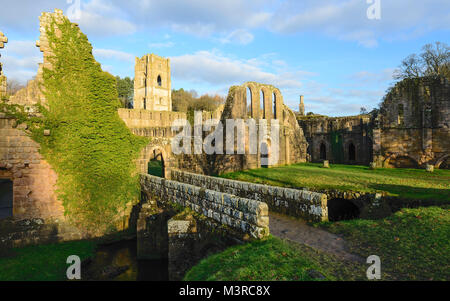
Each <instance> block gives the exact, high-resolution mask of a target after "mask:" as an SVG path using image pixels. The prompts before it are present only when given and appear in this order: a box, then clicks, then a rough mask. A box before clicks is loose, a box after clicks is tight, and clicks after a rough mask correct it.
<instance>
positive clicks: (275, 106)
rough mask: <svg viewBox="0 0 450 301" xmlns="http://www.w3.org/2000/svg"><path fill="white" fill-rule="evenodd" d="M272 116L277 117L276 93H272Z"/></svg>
mask: <svg viewBox="0 0 450 301" xmlns="http://www.w3.org/2000/svg"><path fill="white" fill-rule="evenodd" d="M273 118H274V119H277V95H276V94H275V92H274V93H273Z"/></svg>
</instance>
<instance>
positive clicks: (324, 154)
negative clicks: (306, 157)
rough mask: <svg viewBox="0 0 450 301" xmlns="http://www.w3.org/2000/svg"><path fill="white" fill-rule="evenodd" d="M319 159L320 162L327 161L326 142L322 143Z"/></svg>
mask: <svg viewBox="0 0 450 301" xmlns="http://www.w3.org/2000/svg"><path fill="white" fill-rule="evenodd" d="M319 159H320V160H326V159H327V147H326V145H325V143H324V142H321V143H320V148H319Z"/></svg>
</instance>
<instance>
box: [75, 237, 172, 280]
mask: <svg viewBox="0 0 450 301" xmlns="http://www.w3.org/2000/svg"><path fill="white" fill-rule="evenodd" d="M136 254H137V253H136V240H128V241H121V242H116V243H113V244H108V245H103V246H100V247H99V248H98V250H97V252H96V254H95V256H94V258H93V260H92V262H90V263H89V264H88V265H87V267H86V273H85V277H83V278H84V279H89V280H113V281H167V280H168V279H169V276H168V268H167V267H168V262H167V260H137V258H136Z"/></svg>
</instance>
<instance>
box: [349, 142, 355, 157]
mask: <svg viewBox="0 0 450 301" xmlns="http://www.w3.org/2000/svg"><path fill="white" fill-rule="evenodd" d="M348 159H349V160H350V161H355V160H356V148H355V145H354V144H353V143H350V145H349V146H348Z"/></svg>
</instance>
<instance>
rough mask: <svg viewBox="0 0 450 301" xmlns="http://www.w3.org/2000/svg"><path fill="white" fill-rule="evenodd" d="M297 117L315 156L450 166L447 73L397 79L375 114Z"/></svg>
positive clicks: (409, 165) (413, 165) (381, 164)
mask: <svg viewBox="0 0 450 301" xmlns="http://www.w3.org/2000/svg"><path fill="white" fill-rule="evenodd" d="M302 102H303V101H301V103H300V108H301V106H302ZM298 122H299V124H300V126H301V127H302V128H303V130H304V133H305V136H306V139H307V141H308V143H309V148H308V154H309V155H310V156H311V161H313V162H321V161H323V160H329V161H330V162H332V163H344V164H362V165H368V164H369V163H370V162H375V163H376V164H377V166H379V167H398V168H425V166H426V165H427V164H428V165H433V166H434V167H435V168H447V169H448V168H449V163H448V160H449V159H448V158H449V156H450V85H449V83H448V80H446V79H445V78H443V77H441V78H438V77H430V78H421V79H412V80H404V81H401V82H399V83H397V84H396V85H395V87H394V88H393V89H391V91H390V92H389V93H388V94H387V95H386V96H385V98H384V101H383V103H382V105H381V108H380V111H379V112H378V114H376V115H359V116H348V117H326V116H317V115H311V116H304V115H302V114H299V116H298Z"/></svg>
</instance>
